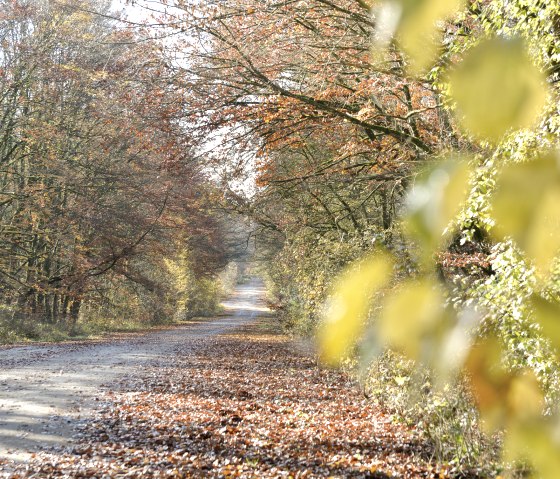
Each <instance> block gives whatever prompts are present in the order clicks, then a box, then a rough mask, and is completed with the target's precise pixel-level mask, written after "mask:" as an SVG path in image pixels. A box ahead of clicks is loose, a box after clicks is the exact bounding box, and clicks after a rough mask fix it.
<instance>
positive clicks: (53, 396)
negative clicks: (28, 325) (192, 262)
mask: <svg viewBox="0 0 560 479" xmlns="http://www.w3.org/2000/svg"><path fill="white" fill-rule="evenodd" d="M224 307H225V309H226V315H225V316H223V317H220V318H218V319H213V320H208V321H203V322H193V323H189V324H185V325H184V326H178V327H173V328H170V329H167V330H164V331H157V332H152V333H147V334H143V335H138V336H135V337H134V338H133V339H127V340H116V341H102V342H91V343H88V342H82V343H80V344H72V343H70V344H60V345H56V344H54V345H32V346H21V347H13V348H8V349H3V350H0V459H12V460H16V461H25V460H27V459H29V457H30V455H31V454H32V453H33V452H35V451H37V450H39V449H41V448H44V447H48V446H55V447H57V446H59V447H62V446H64V445H65V444H66V443H67V442H68V440H69V439H70V437H71V436H72V432H73V430H74V429H75V427H76V426H77V425H78V424H79V423H80V421H83V420H84V419H86V418H88V417H89V415H90V414H91V411H92V408H93V406H94V405H95V403H96V400H98V397H99V395H100V393H101V391H102V390H103V389H105V388H106V385H109V384H110V383H111V382H113V381H115V380H117V379H118V378H119V377H121V376H123V375H124V374H127V373H130V372H132V371H134V370H136V369H137V368H145V367H148V366H149V365H150V364H151V363H153V362H154V361H155V360H157V359H158V358H159V357H161V356H164V355H166V354H170V353H172V352H173V351H174V350H175V349H176V348H177V347H178V346H181V348H182V349H184V346H185V344H188V343H189V342H192V341H195V340H197V339H200V338H205V337H211V336H215V335H218V334H223V333H225V332H228V331H230V330H233V329H235V328H237V327H239V326H242V325H244V324H247V323H250V322H251V321H252V320H253V319H254V318H255V317H256V315H257V314H258V313H259V312H262V311H266V305H265V302H264V288H263V285H262V284H261V283H258V282H253V283H251V284H248V285H244V286H240V287H239V288H238V289H237V290H236V291H235V292H234V293H233V294H232V296H231V297H230V298H229V299H228V301H226V302H224Z"/></svg>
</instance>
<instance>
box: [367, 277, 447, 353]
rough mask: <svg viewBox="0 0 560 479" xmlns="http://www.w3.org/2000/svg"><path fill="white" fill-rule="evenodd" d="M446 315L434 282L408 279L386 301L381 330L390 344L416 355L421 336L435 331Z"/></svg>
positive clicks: (383, 336)
mask: <svg viewBox="0 0 560 479" xmlns="http://www.w3.org/2000/svg"><path fill="white" fill-rule="evenodd" d="M444 318H445V315H444V308H443V296H442V294H441V292H440V291H439V290H438V289H437V288H436V287H434V282H433V281H431V280H429V279H423V280H421V281H418V280H409V281H407V282H405V283H403V284H402V285H401V286H400V287H399V288H398V289H397V290H396V291H395V292H394V293H393V294H392V295H390V296H389V297H388V298H387V299H386V301H385V302H384V307H383V310H382V311H381V314H380V317H379V319H378V334H379V337H380V339H381V340H382V341H383V342H384V343H385V344H386V345H387V346H389V347H392V348H395V349H398V350H400V351H401V352H403V353H404V354H406V355H407V356H408V357H410V358H411V359H417V358H418V357H419V355H420V349H421V344H422V340H423V339H425V337H426V336H427V335H435V334H436V331H437V328H438V326H440V325H441V324H442V321H443V320H444Z"/></svg>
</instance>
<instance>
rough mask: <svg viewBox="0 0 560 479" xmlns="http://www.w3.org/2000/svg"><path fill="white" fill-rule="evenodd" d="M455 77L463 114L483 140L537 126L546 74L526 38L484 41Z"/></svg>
mask: <svg viewBox="0 0 560 479" xmlns="http://www.w3.org/2000/svg"><path fill="white" fill-rule="evenodd" d="M449 83H450V89H451V95H452V97H453V99H454V100H455V102H456V105H457V111H458V114H459V119H460V120H461V121H462V123H463V125H464V126H465V128H466V129H467V130H469V131H470V132H471V133H473V134H474V135H475V136H477V137H478V138H480V139H483V140H488V141H493V142H498V141H500V140H501V139H502V138H503V135H504V134H505V133H506V132H507V131H508V130H510V129H520V128H525V127H530V126H532V125H533V124H534V123H535V121H536V120H537V117H538V115H539V114H540V113H541V111H542V110H543V108H544V106H545V103H546V97H547V87H546V81H545V77H544V75H543V74H542V73H541V72H540V71H539V70H538V69H537V67H536V66H535V65H534V64H533V63H532V62H531V59H530V58H529V56H528V54H527V52H526V49H525V45H524V43H523V42H522V41H521V40H520V39H509V40H506V39H503V38H494V39H489V40H485V41H483V42H481V43H480V44H479V45H477V46H476V47H474V48H472V49H471V50H469V51H468V52H467V54H466V55H465V59H464V60H463V62H461V63H460V64H459V65H458V66H457V67H456V68H455V69H454V70H453V71H452V72H451V74H450V76H449Z"/></svg>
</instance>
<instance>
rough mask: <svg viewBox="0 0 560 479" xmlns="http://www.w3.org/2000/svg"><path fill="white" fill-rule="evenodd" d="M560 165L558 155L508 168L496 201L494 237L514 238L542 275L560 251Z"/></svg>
mask: <svg viewBox="0 0 560 479" xmlns="http://www.w3.org/2000/svg"><path fill="white" fill-rule="evenodd" d="M559 204H560V164H559V157H558V154H548V155H544V156H542V157H541V158H539V159H537V160H534V161H529V162H526V163H519V164H514V165H507V166H506V167H504V169H503V172H502V174H501V175H500V177H499V178H498V188H497V190H496V193H495V195H494V198H493V200H492V211H493V216H494V219H495V220H496V226H495V231H494V234H495V235H496V236H497V237H498V238H499V239H502V238H504V237H506V236H511V237H512V238H513V239H514V240H515V241H516V242H517V243H518V244H519V246H520V247H521V248H522V249H524V251H525V252H526V253H527V255H528V256H529V257H530V258H531V259H532V260H533V261H534V263H535V266H536V267H537V270H538V271H539V273H541V275H546V274H547V273H549V269H550V263H551V261H552V259H553V258H554V257H555V256H556V255H557V254H558V252H559V250H560V208H558V205H559Z"/></svg>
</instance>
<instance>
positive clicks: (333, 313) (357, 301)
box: [317, 253, 393, 365]
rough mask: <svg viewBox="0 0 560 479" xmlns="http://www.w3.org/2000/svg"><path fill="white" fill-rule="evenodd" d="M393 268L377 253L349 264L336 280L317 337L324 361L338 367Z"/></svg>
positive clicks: (381, 254)
mask: <svg viewBox="0 0 560 479" xmlns="http://www.w3.org/2000/svg"><path fill="white" fill-rule="evenodd" d="M392 268H393V262H392V260H391V258H390V257H389V256H388V255H387V254H384V253H377V254H374V255H371V256H368V257H366V258H365V259H363V260H361V261H359V262H358V263H356V264H354V265H352V266H351V267H350V268H348V269H347V270H346V271H345V272H344V273H343V274H342V275H341V276H340V277H339V278H338V280H337V283H336V286H335V288H334V292H333V295H332V297H331V300H330V304H329V307H328V310H327V314H326V317H325V320H324V321H323V323H322V324H321V326H320V328H319V331H318V335H317V338H318V342H319V348H320V353H321V359H322V361H323V362H325V363H327V364H330V365H336V364H339V363H340V361H341V360H342V359H343V357H344V355H345V354H346V353H347V351H348V348H349V347H350V346H352V345H353V344H354V343H355V342H356V340H357V339H358V338H359V337H360V335H361V334H362V332H363V330H364V326H365V324H364V323H365V320H366V319H367V314H368V311H369V306H370V298H371V297H372V295H373V294H374V293H375V292H376V291H378V290H379V289H380V288H382V287H383V286H384V285H385V284H386V283H387V282H388V281H389V279H390V276H391V272H392Z"/></svg>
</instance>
